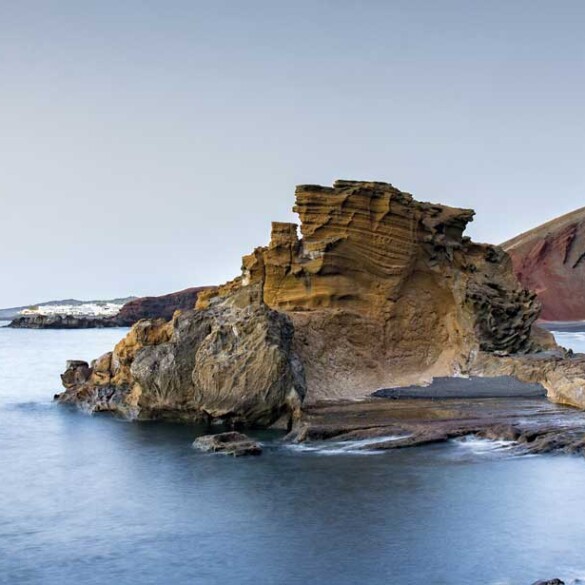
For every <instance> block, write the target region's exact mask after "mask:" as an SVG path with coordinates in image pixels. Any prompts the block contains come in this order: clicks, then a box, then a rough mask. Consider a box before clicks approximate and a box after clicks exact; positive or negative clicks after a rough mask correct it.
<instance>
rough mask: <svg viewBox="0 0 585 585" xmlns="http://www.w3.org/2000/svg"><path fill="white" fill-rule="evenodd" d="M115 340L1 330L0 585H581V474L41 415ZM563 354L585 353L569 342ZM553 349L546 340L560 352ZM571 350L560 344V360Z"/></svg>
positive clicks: (523, 463) (109, 335) (584, 480)
mask: <svg viewBox="0 0 585 585" xmlns="http://www.w3.org/2000/svg"><path fill="white" fill-rule="evenodd" d="M124 333H125V330H123V329H103V330H78V331H32V330H12V329H0V472H1V476H0V583H2V584H10V585H13V584H14V585H27V584H35V585H36V584H38V585H78V584H83V585H85V584H87V585H90V584H100V585H103V584H108V583H112V584H117V585H126V584H127V585H130V584H140V585H149V584H153V585H154V584H171V585H187V584H189V585H193V584H197V585H220V584H226V583H229V584H233V585H264V584H265V585H269V584H270V585H274V584H278V585H280V584H282V585H297V584H299V585H300V584H303V585H306V584H309V583H310V584H323V585H329V584H331V585H358V584H362V585H388V584H389V583H400V584H401V585H410V584H412V585H414V584H445V585H447V584H449V585H472V584H473V585H481V584H493V585H495V584H502V585H503V584H510V585H515V584H518V585H525V584H526V585H529V584H530V583H532V581H534V580H536V579H537V578H542V577H551V576H557V575H558V576H561V577H564V578H565V579H567V580H570V579H574V578H577V577H584V576H585V555H584V553H583V550H584V545H585V495H584V494H585V490H584V486H585V461H583V460H582V459H581V458H579V457H570V456H532V457H514V456H511V455H509V454H508V453H507V452H506V450H505V449H500V448H498V446H497V445H491V444H490V443H486V442H481V441H468V442H454V443H451V444H447V445H440V446H434V447H425V448H417V449H411V450H403V451H396V452H387V453H383V454H378V455H363V454H362V455H359V454H357V453H356V452H355V451H352V450H351V449H349V450H348V449H345V450H344V449H338V448H333V447H328V446H323V447H322V448H319V447H318V446H317V448H315V449H313V450H310V451H309V450H307V449H306V448H303V447H290V446H286V445H283V444H281V443H280V440H279V438H278V437H276V436H274V435H266V434H265V435H262V436H261V437H260V438H261V440H263V441H264V442H265V446H266V450H265V452H264V454H263V455H262V456H261V457H257V458H241V459H232V458H225V457H221V456H213V455H203V454H200V453H197V452H195V451H193V450H192V449H191V448H190V444H191V442H192V440H193V439H194V437H195V436H196V434H197V433H198V432H199V431H200V430H199V429H198V428H197V427H194V426H190V425H172V424H160V423H127V422H123V421H120V420H116V419H113V418H110V417H107V416H93V417H90V416H87V415H83V414H80V413H77V412H72V411H69V410H67V409H65V408H63V407H59V406H56V405H54V404H53V403H52V401H51V398H52V396H53V394H54V393H55V392H56V391H59V390H60V383H59V374H60V372H61V371H62V370H63V367H64V364H65V360H66V359H69V358H81V359H91V358H93V357H96V356H98V355H100V354H101V353H103V352H105V351H107V350H109V349H111V348H112V346H113V345H114V344H115V343H116V342H117V341H118V340H119V339H120V338H121V337H122V336H123V335H124ZM563 335H569V336H574V337H571V338H570V339H569V338H568V337H567V338H563V339H562V341H563V343H565V344H571V345H573V347H575V348H576V349H578V348H579V347H580V348H582V349H584V348H585V343H584V342H585V336H584V335H583V334H580V336H579V335H576V334H574V333H571V334H563ZM561 337H562V336H561ZM569 341H570V343H569Z"/></svg>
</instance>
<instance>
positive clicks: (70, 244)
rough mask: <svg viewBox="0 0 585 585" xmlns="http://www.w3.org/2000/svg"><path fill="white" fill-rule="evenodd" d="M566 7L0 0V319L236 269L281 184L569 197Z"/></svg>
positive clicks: (531, 218) (284, 195)
mask: <svg viewBox="0 0 585 585" xmlns="http://www.w3.org/2000/svg"><path fill="white" fill-rule="evenodd" d="M584 19H585V3H584V2H582V1H581V0H578V1H572V0H562V1H559V2H551V1H549V0H547V1H541V0H513V1H511V0H490V1H489V2H469V1H468V0H462V1H455V0H425V1H422V0H404V1H402V0H328V1H327V0H295V1H294V2H290V1H284V0H283V1H280V0H266V1H258V0H246V1H245V2H244V1H242V0H229V1H228V0H206V1H203V2H202V1H199V0H188V1H181V0H157V1H149V0H141V1H139V0H125V1H124V2H119V1H118V0H116V1H113V0H99V1H93V0H84V1H83V2H79V0H74V1H65V0H63V1H54V2H53V1H50V0H44V1H40V0H39V1H36V2H32V1H27V0H19V1H18V2H11V1H9V0H0V307H8V306H16V305H25V304H32V303H35V302H39V301H44V300H50V299H60V298H71V297H75V298H80V299H100V298H103V299H105V298H113V297H119V296H126V295H147V294H162V293H166V292H170V291H174V290H179V289H182V288H186V287H188V286H197V285H206V284H218V283H221V282H224V281H226V280H229V279H231V278H233V277H234V276H236V275H237V274H239V270H240V260H241V256H242V255H244V254H247V253H249V252H250V251H251V250H252V249H253V248H254V247H256V246H259V245H264V244H266V243H267V242H268V240H269V236H270V222H271V221H294V220H295V215H294V214H293V213H292V211H291V207H292V205H293V203H294V186H295V185H296V184H303V183H318V184H323V185H329V184H331V183H332V182H333V181H334V180H335V179H337V178H343V179H360V180H378V181H386V182H390V183H392V184H393V185H395V186H396V187H398V188H400V189H402V190H405V191H408V192H410V193H413V194H414V195H415V197H416V198H417V199H420V200H424V201H433V202H439V203H444V204H448V205H453V206H460V207H472V208H474V209H475V210H476V211H477V215H476V218H475V221H474V222H473V224H471V225H470V227H469V230H468V234H469V235H471V236H472V237H473V238H474V239H477V240H481V241H488V242H492V243H499V242H501V241H503V240H506V239H508V238H510V237H512V236H514V235H517V234H518V233H520V232H522V231H525V230H527V229H530V228H531V227H534V226H536V225H538V224H540V223H542V222H544V221H547V220H549V219H551V218H553V217H555V216H558V215H561V214H563V213H566V212H568V211H571V210H573V209H575V208H577V207H582V206H583V205H585V197H584V194H585V167H584V163H583V161H584V160H585V146H584V143H585V115H584V114H585V35H584V34H583V31H582V29H583V22H584Z"/></svg>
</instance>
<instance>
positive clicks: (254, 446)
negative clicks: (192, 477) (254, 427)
mask: <svg viewBox="0 0 585 585" xmlns="http://www.w3.org/2000/svg"><path fill="white" fill-rule="evenodd" d="M193 448H194V449H198V450H199V451H203V452H205V453H222V454H224V455H232V456H233V457H242V456H244V455H260V454H261V453H262V446H261V445H260V443H258V442H257V441H254V440H253V439H251V438H250V437H248V436H247V435H244V434H243V433H238V432H237V431H232V432H228V433H219V434H217V435H204V436H202V437H198V438H197V439H195V441H193Z"/></svg>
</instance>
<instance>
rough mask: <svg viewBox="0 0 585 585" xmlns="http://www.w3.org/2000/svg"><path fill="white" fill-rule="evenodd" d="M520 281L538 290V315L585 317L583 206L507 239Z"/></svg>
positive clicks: (567, 318)
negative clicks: (540, 308)
mask: <svg viewBox="0 0 585 585" xmlns="http://www.w3.org/2000/svg"><path fill="white" fill-rule="evenodd" d="M502 247H503V248H504V250H506V252H508V254H510V256H511V258H512V263H513V265H514V272H515V273H516V276H517V277H518V279H519V280H520V282H521V283H522V284H523V285H524V286H525V287H526V288H528V289H530V290H533V291H535V292H536V293H537V295H538V297H539V299H540V301H541V303H542V313H541V318H542V319H544V320H548V321H579V320H583V319H585V207H582V208H581V209H577V210H575V211H573V212H571V213H567V214H566V215H563V216H561V217H558V218H556V219H553V220H552V221H549V222H547V223H545V224H543V225H541V226H538V227H536V228H534V229H532V230H530V231H527V232H525V233H523V234H520V235H519V236H517V237H515V238H513V239H511V240H508V241H507V242H504V243H503V244H502Z"/></svg>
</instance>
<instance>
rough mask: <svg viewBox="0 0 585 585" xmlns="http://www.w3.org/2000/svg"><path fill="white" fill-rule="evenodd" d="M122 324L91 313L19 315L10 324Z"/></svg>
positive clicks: (50, 326)
mask: <svg viewBox="0 0 585 585" xmlns="http://www.w3.org/2000/svg"><path fill="white" fill-rule="evenodd" d="M120 326H121V325H120V324H119V323H118V322H117V321H116V319H115V317H94V316H90V315H87V316H81V315H80V316H77V315H19V316H18V317H15V318H14V319H13V320H12V321H11V322H10V324H9V325H8V327H12V328H13V329H100V328H102V327H120Z"/></svg>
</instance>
